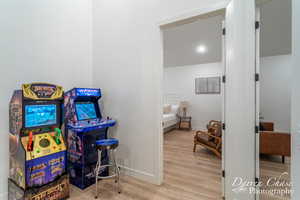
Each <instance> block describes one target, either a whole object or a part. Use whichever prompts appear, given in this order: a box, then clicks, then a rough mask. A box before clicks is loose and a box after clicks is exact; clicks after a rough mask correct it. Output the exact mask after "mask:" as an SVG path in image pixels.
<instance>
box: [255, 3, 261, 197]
mask: <svg viewBox="0 0 300 200" xmlns="http://www.w3.org/2000/svg"><path fill="white" fill-rule="evenodd" d="M255 12H256V16H255V17H256V21H259V22H260V21H261V20H260V8H259V7H256V11H255ZM255 72H256V73H258V74H260V28H258V29H256V30H255ZM255 93H256V94H255V95H256V97H255V110H256V116H255V121H256V126H257V127H259V113H260V83H259V81H257V82H256V86H255ZM255 137H256V138H255V145H256V149H255V159H256V165H255V168H256V174H255V176H256V177H257V178H259V179H260V159H259V158H260V152H259V142H260V141H259V137H260V136H259V134H255ZM256 189H257V190H259V189H260V187H259V185H257V186H256ZM255 197H256V200H259V199H260V195H259V194H256V196H255Z"/></svg>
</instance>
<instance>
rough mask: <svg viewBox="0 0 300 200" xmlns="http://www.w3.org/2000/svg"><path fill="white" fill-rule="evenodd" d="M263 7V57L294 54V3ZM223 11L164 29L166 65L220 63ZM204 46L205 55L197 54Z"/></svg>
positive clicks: (287, 1)
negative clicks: (292, 23)
mask: <svg viewBox="0 0 300 200" xmlns="http://www.w3.org/2000/svg"><path fill="white" fill-rule="evenodd" d="M260 7H261V22H262V26H261V43H260V44H261V45H260V50H261V56H275V55H282V54H290V53H291V39H292V38H291V0H284V1H283V0H272V1H266V3H264V4H262V5H260ZM223 20H224V11H222V12H215V13H214V14H212V15H206V16H205V17H198V18H197V17H195V18H193V19H189V20H184V21H181V22H178V23H175V24H171V25H168V26H166V27H163V43H164V66H165V67H175V66H185V65H196V64H203V63H211V62H220V61H221V59H222V21H223ZM199 45H204V46H205V47H206V49H207V51H206V53H203V54H201V53H198V52H197V51H196V49H197V47H198V46H199Z"/></svg>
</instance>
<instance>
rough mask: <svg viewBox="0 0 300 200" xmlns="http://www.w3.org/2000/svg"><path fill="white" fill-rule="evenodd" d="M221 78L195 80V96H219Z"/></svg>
mask: <svg viewBox="0 0 300 200" xmlns="http://www.w3.org/2000/svg"><path fill="white" fill-rule="evenodd" d="M220 93H221V78H220V77H219V76H217V77H200V78H196V79H195V94H196V95H199V94H220Z"/></svg>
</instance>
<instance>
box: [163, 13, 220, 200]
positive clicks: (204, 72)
mask: <svg viewBox="0 0 300 200" xmlns="http://www.w3.org/2000/svg"><path fill="white" fill-rule="evenodd" d="M224 19H225V9H221V10H217V11H214V12H210V13H206V14H204V15H199V16H196V17H192V18H189V19H185V20H181V21H176V22H175V23H171V24H167V25H165V26H162V27H161V32H162V36H163V50H164V53H163V55H164V59H163V60H164V70H163V104H164V106H163V117H162V126H163V130H164V133H163V138H164V142H163V146H164V147H163V151H164V156H163V157H164V180H163V183H164V184H167V185H171V186H172V187H176V188H178V189H179V190H180V191H182V193H181V194H180V195H187V196H189V199H199V197H201V195H202V196H203V195H204V196H206V197H211V198H215V199H220V198H221V197H222V196H224V194H223V181H224V179H223V178H222V174H223V173H222V172H223V167H224V156H223V155H224V143H225V142H224V138H223V134H222V132H223V130H222V128H223V126H222V121H223V116H224V115H223V104H224V102H223V101H224V94H225V91H224V87H223V83H222V81H223V78H222V77H223V74H224V69H225V67H224V58H223V57H224V52H223V51H224V50H223V49H224V44H225V42H224V36H223V33H224V31H223V21H224ZM210 134H212V136H210ZM222 158H223V159H222ZM185 191H187V192H188V193H185ZM187 196H186V197H187Z"/></svg>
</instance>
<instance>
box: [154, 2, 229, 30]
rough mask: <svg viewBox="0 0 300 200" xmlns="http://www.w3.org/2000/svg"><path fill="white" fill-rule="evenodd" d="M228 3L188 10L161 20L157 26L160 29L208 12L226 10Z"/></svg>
mask: <svg viewBox="0 0 300 200" xmlns="http://www.w3.org/2000/svg"><path fill="white" fill-rule="evenodd" d="M228 3H229V0H224V1H223V2H220V3H216V4H214V5H212V6H209V7H206V8H200V9H194V10H190V11H187V12H184V13H181V14H178V15H176V16H173V17H170V18H167V19H164V20H161V21H160V22H159V23H158V26H159V27H161V26H165V25H168V24H172V23H175V22H178V21H182V20H186V19H189V18H193V17H196V16H200V15H204V14H208V13H210V12H214V11H217V10H221V9H226V7H227V5H228Z"/></svg>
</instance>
